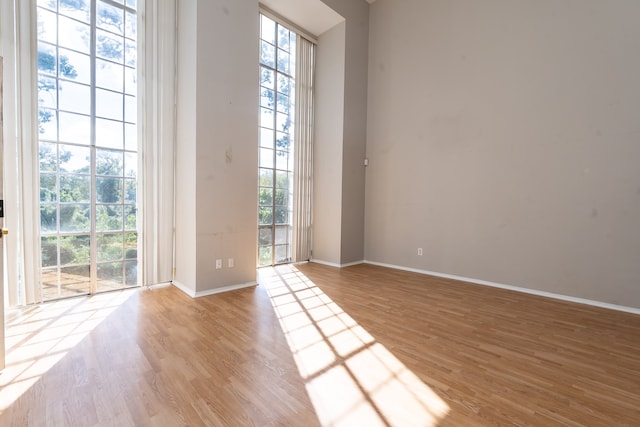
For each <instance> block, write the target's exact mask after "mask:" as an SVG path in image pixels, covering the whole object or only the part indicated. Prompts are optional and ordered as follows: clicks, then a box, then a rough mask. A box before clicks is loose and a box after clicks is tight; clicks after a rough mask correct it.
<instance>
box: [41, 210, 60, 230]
mask: <svg viewBox="0 0 640 427" xmlns="http://www.w3.org/2000/svg"><path fill="white" fill-rule="evenodd" d="M57 224H58V211H57V210H56V205H54V204H43V203H41V204H40V231H41V232H42V233H51V232H55V231H56V229H57V228H58V225H57Z"/></svg>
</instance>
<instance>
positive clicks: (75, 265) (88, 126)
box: [37, 0, 139, 300]
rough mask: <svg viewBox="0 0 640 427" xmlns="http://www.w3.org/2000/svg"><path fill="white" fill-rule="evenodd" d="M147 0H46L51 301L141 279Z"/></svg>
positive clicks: (43, 137)
mask: <svg viewBox="0 0 640 427" xmlns="http://www.w3.org/2000/svg"><path fill="white" fill-rule="evenodd" d="M138 1H139V0H115V1H111V0H38V2H37V5H38V7H37V16H38V18H37V31H38V34H37V35H38V105H39V111H38V118H39V172H40V234H41V242H40V244H41V256H42V257H41V260H42V264H41V267H42V269H41V282H42V298H43V300H51V299H56V298H61V297H67V296H73V295H78V294H87V293H95V292H101V291H107V290H113V289H121V288H124V287H127V286H137V285H138V276H137V258H138V257H137V253H138V251H137V231H136V215H137V209H136V189H137V165H138V159H137V129H136V123H137V101H136V89H137V81H136V55H137V42H136V40H137V37H136V33H137V14H136V7H137V2H138Z"/></svg>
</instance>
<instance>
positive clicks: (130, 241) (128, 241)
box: [124, 233, 138, 259]
mask: <svg viewBox="0 0 640 427" xmlns="http://www.w3.org/2000/svg"><path fill="white" fill-rule="evenodd" d="M124 257H125V259H136V258H138V233H126V234H125V235H124Z"/></svg>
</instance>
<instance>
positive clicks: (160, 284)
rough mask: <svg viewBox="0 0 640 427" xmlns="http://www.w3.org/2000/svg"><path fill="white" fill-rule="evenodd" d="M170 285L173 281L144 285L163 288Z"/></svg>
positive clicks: (148, 287)
mask: <svg viewBox="0 0 640 427" xmlns="http://www.w3.org/2000/svg"><path fill="white" fill-rule="evenodd" d="M169 286H171V282H163V283H155V284H153V285H148V286H143V288H147V289H162V288H168V287H169Z"/></svg>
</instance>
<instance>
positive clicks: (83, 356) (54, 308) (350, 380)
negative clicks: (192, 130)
mask: <svg viewBox="0 0 640 427" xmlns="http://www.w3.org/2000/svg"><path fill="white" fill-rule="evenodd" d="M262 276H263V277H264V279H261V280H260V282H261V284H260V285H259V286H257V287H255V288H247V289H242V290H238V291H233V292H228V293H224V294H219V295H213V296H208V297H203V298H198V299H191V298H189V297H188V296H186V295H184V294H183V293H181V292H180V291H179V290H177V289H176V288H173V287H168V288H160V289H152V290H134V291H127V292H125V293H118V294H112V296H111V297H105V296H95V297H91V298H78V299H74V300H68V301H65V302H61V303H50V304H43V305H40V306H37V307H28V308H26V309H23V310H19V311H12V312H11V313H9V316H8V318H7V324H8V329H7V337H8V342H9V343H13V344H12V345H11V346H10V348H9V352H10V353H9V355H8V367H7V369H6V370H5V372H4V373H3V374H2V375H1V376H0V384H2V386H3V389H4V390H5V391H7V390H10V389H11V387H12V386H15V387H14V389H15V390H16V392H15V398H14V399H13V400H10V405H9V406H8V407H6V408H4V409H2V412H1V413H0V426H45V425H64V426H66V425H69V426H128V425H136V426H153V425H157V426H174V425H175V426H179V425H193V426H245V425H252V426H253V425H255V426H314V425H367V426H371V425H382V426H406V425H421V426H494V425H505V426H509V425H529V426H555V425H564V426H638V425H640V316H637V315H633V314H629V313H622V312H616V311H611V310H606V309H600V308H594V307H589V306H584V305H580V304H574V303H568V302H561V301H556V300H551V299H546V298H542V297H537V296H532V295H526V294H520V293H516V292H511V291H507V290H500V289H493V288H488V287H483V286H478V285H472V284H465V283H462V282H456V281H453V280H447V279H441V278H434V277H430V276H425V275H420V274H416V273H409V272H403V271H398V270H392V269H387V268H382V267H376V266H371V265H359V266H353V267H348V268H344V269H335V268H331V267H326V266H321V265H318V264H304V265H300V266H296V267H290V266H284V267H280V268H278V269H276V270H263V271H262ZM100 298H110V299H105V300H104V301H108V302H102V301H103V300H100ZM92 301H93V302H92ZM114 301H116V302H117V304H116V303H115V302H114ZM107 309H109V311H105V310H107ZM100 314H102V315H103V317H104V319H103V320H101V321H100V322H99V320H100V319H101V317H100ZM83 319H84V320H83ZM87 319H89V320H87ZM92 319H93V324H92V322H91V320H92ZM96 319H98V320H96ZM78 320H83V323H82V324H83V325H85V327H84V329H85V331H84V334H82V335H79V331H82V330H83V327H82V326H77V327H76V326H70V325H72V324H73V322H74V321H78ZM82 324H81V325H82ZM88 324H91V325H93V326H95V327H93V328H92V329H91V328H88V327H87V326H86V325H88ZM28 325H32V326H33V328H30V329H29V328H28ZM53 326H55V327H53ZM47 329H48V330H49V333H50V334H52V335H51V336H48V335H47V332H46V331H47ZM73 337H76V340H77V341H79V342H77V343H76V342H74V341H73ZM36 338H40V344H38V345H37V346H36V345H34V340H36ZM69 340H71V343H72V344H70V345H67V346H66V347H65V346H60V343H61V342H63V341H64V342H70V341H69ZM52 361H53V362H52ZM50 365H52V366H50ZM11 390H13V389H11ZM2 393H3V391H2V390H1V389H0V395H2ZM6 394H8V393H5V396H3V397H4V398H7V396H6Z"/></svg>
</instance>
